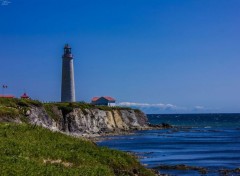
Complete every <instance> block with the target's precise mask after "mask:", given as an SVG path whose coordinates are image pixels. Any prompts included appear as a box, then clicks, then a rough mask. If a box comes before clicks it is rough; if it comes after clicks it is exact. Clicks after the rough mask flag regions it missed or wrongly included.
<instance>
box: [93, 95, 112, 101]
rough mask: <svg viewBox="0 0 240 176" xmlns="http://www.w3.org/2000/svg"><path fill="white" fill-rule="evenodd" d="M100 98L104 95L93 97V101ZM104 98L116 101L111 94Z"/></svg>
mask: <svg viewBox="0 0 240 176" xmlns="http://www.w3.org/2000/svg"><path fill="white" fill-rule="evenodd" d="M99 98H102V97H93V98H92V101H97V100H98V99H99ZM103 98H105V99H107V100H108V101H116V100H115V99H114V98H112V97H109V96H104V97H103Z"/></svg>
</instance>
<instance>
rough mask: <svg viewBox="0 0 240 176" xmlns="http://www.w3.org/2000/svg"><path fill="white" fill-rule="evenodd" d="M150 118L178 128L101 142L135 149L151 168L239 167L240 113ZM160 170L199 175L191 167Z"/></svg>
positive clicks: (213, 170) (214, 170)
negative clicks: (169, 166)
mask: <svg viewBox="0 0 240 176" xmlns="http://www.w3.org/2000/svg"><path fill="white" fill-rule="evenodd" d="M148 118H149V121H150V123H154V124H158V123H162V122H164V123H170V124H172V125H176V126H178V127H179V128H174V129H166V130H147V131H139V132H136V133H135V134H133V135H127V136H115V137H111V139H110V140H109V139H107V140H104V141H101V142H99V143H98V144H99V145H100V146H108V147H110V148H114V149H118V150H123V151H129V152H134V153H135V154H136V155H138V156H139V158H140V161H141V163H143V164H144V165H146V166H147V167H149V168H153V167H156V166H159V165H179V164H185V165H189V166H200V167H204V168H207V169H208V170H209V172H208V173H207V174H206V175H209V176H210V175H211V176H215V175H219V172H218V170H219V169H235V168H240V114H191V115H148ZM160 172H161V173H168V174H169V173H170V174H174V175H193V176H194V175H200V174H199V173H198V172H197V171H191V170H190V171H177V170H173V171H170V170H161V171H160ZM230 175H238V174H230Z"/></svg>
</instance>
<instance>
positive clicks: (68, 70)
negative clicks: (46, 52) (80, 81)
mask: <svg viewBox="0 0 240 176" xmlns="http://www.w3.org/2000/svg"><path fill="white" fill-rule="evenodd" d="M75 101H76V99H75V83H74V69H73V55H72V52H71V47H70V46H69V45H68V44H66V45H65V47H64V54H63V56H62V93H61V102H75Z"/></svg>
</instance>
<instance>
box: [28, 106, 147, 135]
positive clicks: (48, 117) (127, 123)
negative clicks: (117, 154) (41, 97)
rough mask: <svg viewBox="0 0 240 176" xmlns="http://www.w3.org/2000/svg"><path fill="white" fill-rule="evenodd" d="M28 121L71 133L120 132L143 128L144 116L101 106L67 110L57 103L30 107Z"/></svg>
mask: <svg viewBox="0 0 240 176" xmlns="http://www.w3.org/2000/svg"><path fill="white" fill-rule="evenodd" d="M26 118H27V119H28V121H29V122H30V123H31V124H36V125H39V126H43V127H45V128H48V129H51V130H55V131H62V132H65V133H69V134H73V135H87V134H96V135H97V134H106V133H119V132H123V131H130V130H135V129H138V130H140V129H145V128H147V127H148V125H147V117H146V115H145V114H144V113H143V112H140V111H136V110H100V109H97V108H95V109H81V108H73V109H72V110H71V111H70V112H68V113H66V112H64V111H62V110H61V109H59V108H58V107H56V106H51V109H48V110H46V109H45V108H44V107H31V108H30V109H29V110H28V111H27V112H26Z"/></svg>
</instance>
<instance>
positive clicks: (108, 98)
mask: <svg viewBox="0 0 240 176" xmlns="http://www.w3.org/2000/svg"><path fill="white" fill-rule="evenodd" d="M104 98H105V99H107V100H109V101H115V99H114V98H112V97H104Z"/></svg>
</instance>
